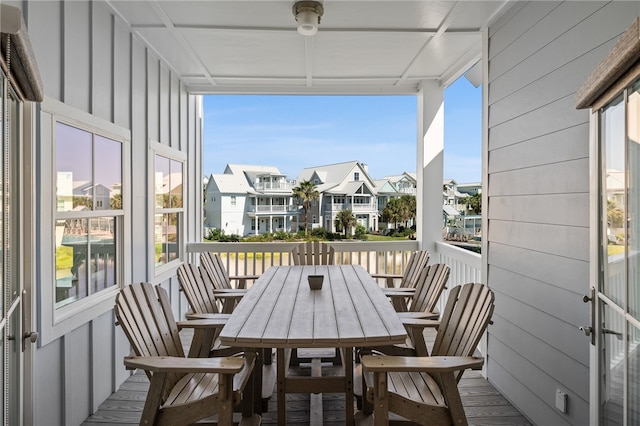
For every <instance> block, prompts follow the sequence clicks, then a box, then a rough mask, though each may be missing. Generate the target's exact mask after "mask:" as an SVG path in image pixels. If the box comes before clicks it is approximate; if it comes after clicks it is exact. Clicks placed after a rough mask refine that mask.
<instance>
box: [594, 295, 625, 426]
mask: <svg viewBox="0 0 640 426" xmlns="http://www.w3.org/2000/svg"><path fill="white" fill-rule="evenodd" d="M599 303H600V304H601V317H602V333H600V339H601V342H602V346H601V347H602V348H603V353H602V357H601V361H600V362H601V366H600V367H601V369H602V380H601V382H600V397H601V407H602V410H601V416H602V418H601V422H600V424H602V425H607V426H609V425H611V426H613V425H616V426H618V425H621V424H622V418H623V414H624V405H623V403H624V361H625V346H624V342H623V339H622V336H623V333H624V318H623V317H622V316H621V315H620V314H618V313H617V312H616V311H614V310H613V309H611V308H610V307H609V306H608V305H606V304H604V303H602V302H599Z"/></svg>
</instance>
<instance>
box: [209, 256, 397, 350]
mask: <svg viewBox="0 0 640 426" xmlns="http://www.w3.org/2000/svg"><path fill="white" fill-rule="evenodd" d="M310 274H314V275H324V277H325V278H324V283H323V287H322V289H320V290H310V288H309V284H308V281H307V277H308V275H310ZM405 338H406V332H405V330H404V327H403V326H402V322H401V321H400V319H399V317H398V315H397V313H396V312H395V311H394V310H393V307H392V306H391V304H390V303H389V301H388V299H387V297H386V296H385V295H384V293H383V292H382V290H381V289H380V287H379V286H378V284H377V283H376V282H375V280H374V279H373V278H371V276H370V275H369V274H368V273H367V272H366V271H365V270H364V268H362V267H361V266H359V265H328V266H301V265H298V266H274V267H271V268H269V269H268V270H267V271H266V272H265V273H264V274H263V275H262V276H261V277H260V278H259V279H258V280H257V281H256V282H255V283H254V284H253V286H252V287H251V288H250V289H249V290H248V291H247V294H246V296H245V297H244V298H243V299H242V301H241V302H240V304H239V305H238V306H237V307H236V309H235V310H234V312H233V314H232V315H231V318H230V319H229V321H228V323H227V325H225V327H224V328H223V330H222V332H221V334H220V340H221V342H222V343H223V344H226V345H233V346H250V347H276V348H277V347H281V348H287V347H351V346H368V345H374V344H377V343H380V342H386V343H389V344H391V343H402V342H404V340H405Z"/></svg>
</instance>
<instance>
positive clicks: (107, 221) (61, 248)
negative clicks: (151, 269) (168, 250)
mask: <svg viewBox="0 0 640 426" xmlns="http://www.w3.org/2000/svg"><path fill="white" fill-rule="evenodd" d="M55 133H56V155H55V182H56V201H55V205H56V215H55V308H56V309H58V308H60V307H62V306H65V305H68V304H70V303H72V302H75V301H78V300H81V299H84V298H86V297H89V296H91V295H92V294H95V293H98V292H100V291H102V290H105V289H108V288H110V287H114V286H116V285H119V284H120V280H121V279H120V277H121V276H122V275H121V266H120V264H121V258H120V257H119V256H118V255H117V254H118V253H119V247H120V246H121V244H122V241H121V238H120V236H119V228H120V227H121V226H122V223H123V222H122V220H123V216H124V213H123V210H122V192H121V190H122V181H123V179H122V152H123V148H122V142H120V141H117V140H113V139H110V138H108V137H105V136H102V135H100V134H97V133H93V132H90V131H88V130H84V129H82V128H79V127H74V126H71V125H68V124H65V123H62V122H57V123H56V125H55Z"/></svg>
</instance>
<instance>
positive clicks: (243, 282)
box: [200, 252, 260, 291]
mask: <svg viewBox="0 0 640 426" xmlns="http://www.w3.org/2000/svg"><path fill="white" fill-rule="evenodd" d="M200 264H201V265H202V266H203V267H204V269H205V270H206V271H207V274H209V278H210V279H211V283H212V284H213V285H214V287H215V288H216V290H222V291H225V290H240V289H246V288H247V280H256V279H258V278H259V277H260V275H237V276H230V275H229V272H228V271H227V268H226V267H225V266H224V262H223V261H222V258H221V257H220V255H219V254H218V253H212V252H203V253H200ZM232 281H237V282H238V286H237V288H234V287H233V285H232V284H231V282H232Z"/></svg>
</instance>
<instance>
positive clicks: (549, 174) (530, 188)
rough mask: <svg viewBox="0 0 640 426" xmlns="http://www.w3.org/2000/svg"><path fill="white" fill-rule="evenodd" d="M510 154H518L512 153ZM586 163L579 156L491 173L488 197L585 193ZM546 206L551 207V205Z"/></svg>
mask: <svg viewBox="0 0 640 426" xmlns="http://www.w3.org/2000/svg"><path fill="white" fill-rule="evenodd" d="M514 155H518V156H519V155H520V154H519V153H517V154H516V153H514ZM490 157H491V156H490ZM489 161H491V158H490V159H489ZM588 163H589V161H588V159H587V158H581V159H578V160H569V161H563V162H561V163H551V164H544V163H542V165H539V166H530V167H527V168H523V169H518V170H509V171H506V172H498V173H492V174H491V179H492V182H491V185H490V186H489V188H488V192H489V196H490V197H491V196H494V195H513V196H520V195H531V194H568V193H572V192H582V193H587V192H588V191H589V181H588V180H585V179H586V178H587V177H588V176H589V170H588V169H587V166H588ZM546 207H548V208H550V209H551V208H553V206H552V205H548V206H546Z"/></svg>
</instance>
